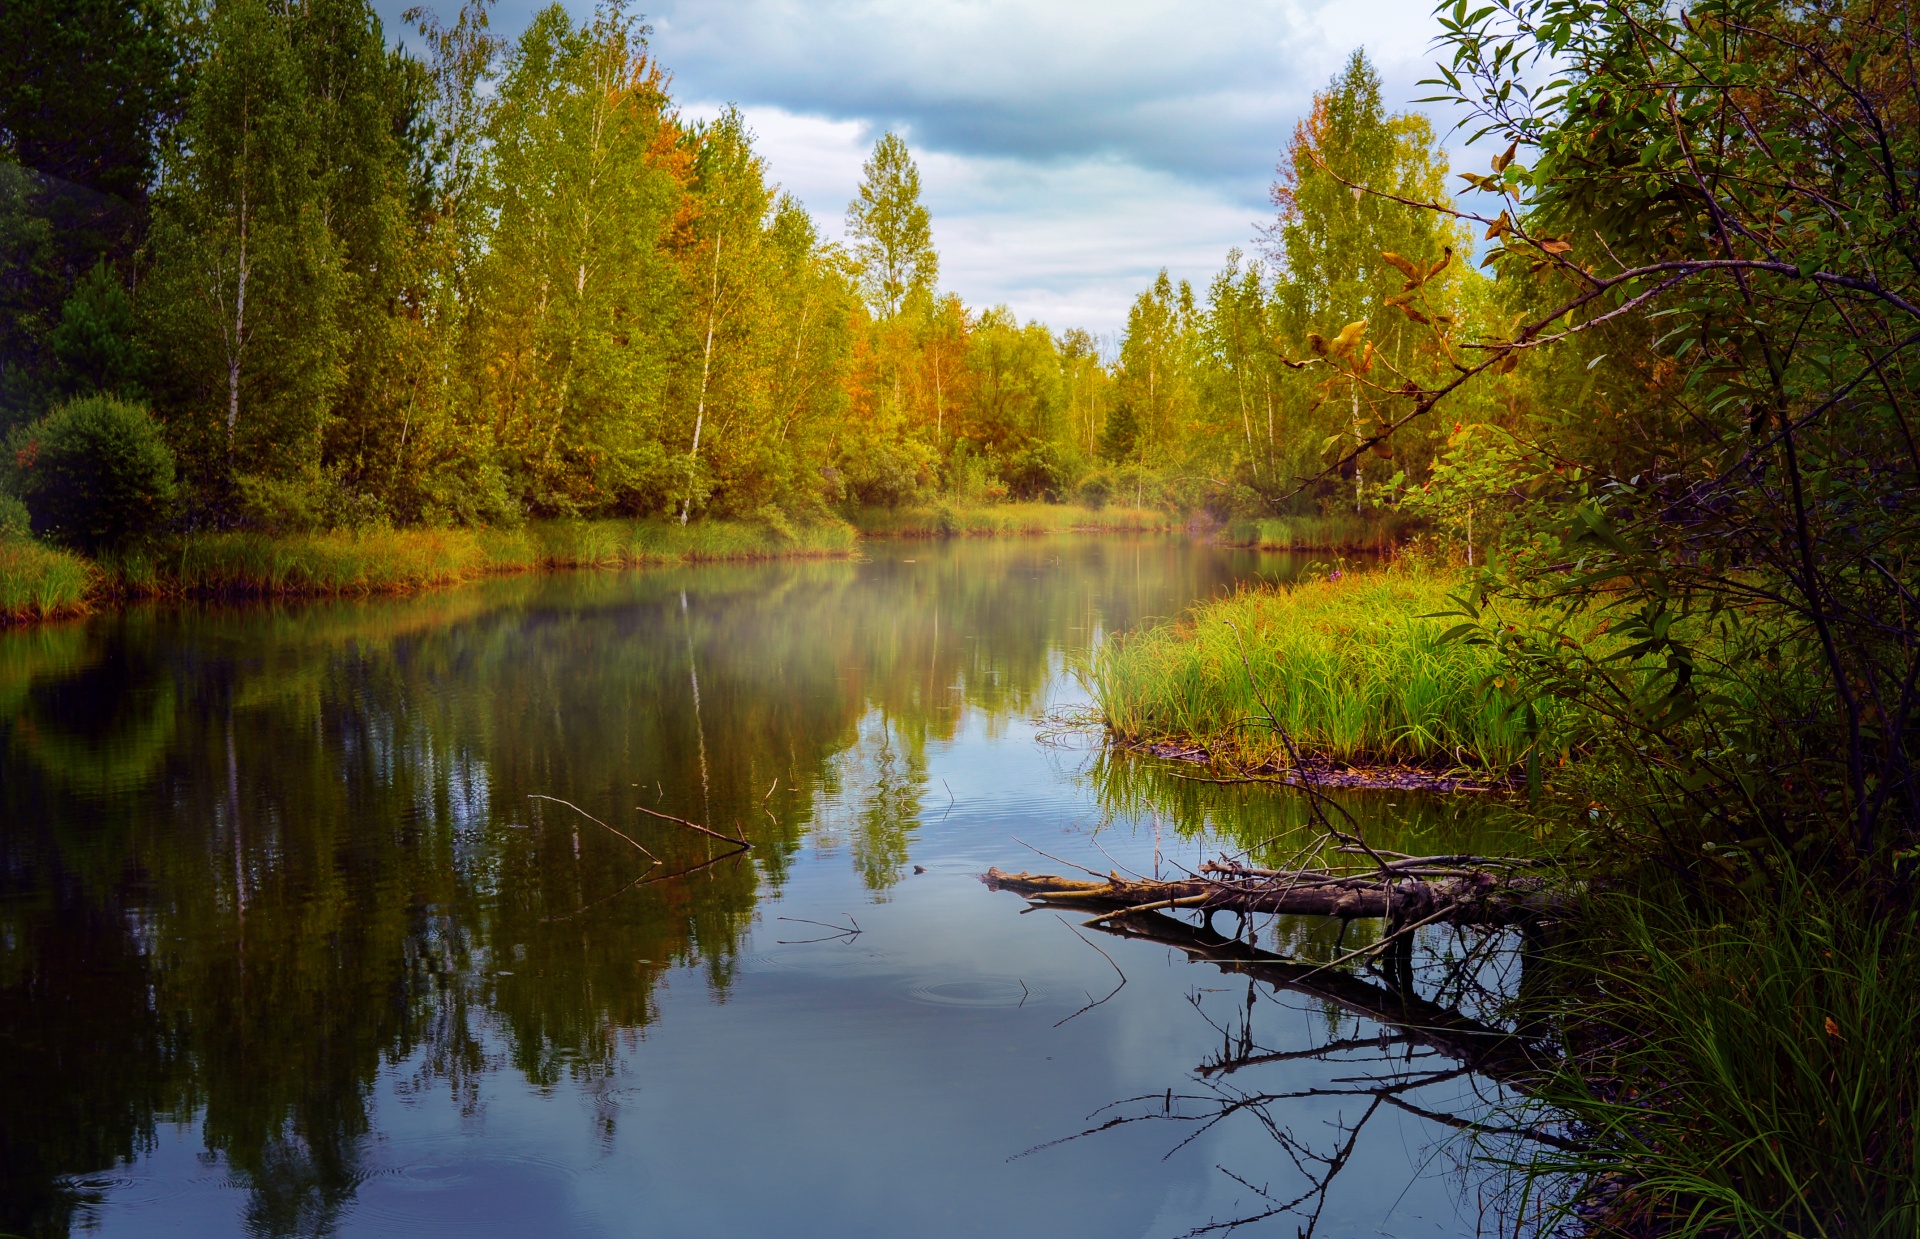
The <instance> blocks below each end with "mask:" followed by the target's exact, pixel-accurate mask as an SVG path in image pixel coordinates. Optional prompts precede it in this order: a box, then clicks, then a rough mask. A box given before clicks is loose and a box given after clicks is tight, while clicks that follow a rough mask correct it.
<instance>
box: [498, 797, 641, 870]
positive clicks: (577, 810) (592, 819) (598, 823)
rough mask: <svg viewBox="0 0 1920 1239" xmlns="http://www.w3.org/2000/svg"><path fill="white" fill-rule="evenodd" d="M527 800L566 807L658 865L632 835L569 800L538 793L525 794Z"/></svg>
mask: <svg viewBox="0 0 1920 1239" xmlns="http://www.w3.org/2000/svg"><path fill="white" fill-rule="evenodd" d="M527 799H528V800H551V801H553V803H555V804H563V805H565V806H567V808H569V809H572V810H573V811H574V812H575V813H578V814H579V815H580V816H581V817H584V818H586V819H587V820H588V821H589V822H592V823H593V824H594V825H595V826H602V827H605V828H606V829H608V830H611V831H613V833H614V834H616V835H619V836H620V837H621V838H622V839H625V840H626V841H627V842H628V843H631V844H632V845H633V846H634V848H635V849H637V850H638V851H639V853H640V854H641V855H642V856H644V857H646V858H647V859H648V860H650V861H652V862H653V863H654V864H656V865H657V864H659V863H660V858H659V857H658V856H655V855H654V854H653V853H652V852H649V851H647V849H646V848H644V847H641V846H640V841H639V840H638V839H635V838H634V837H633V836H632V835H630V834H628V833H627V832H626V831H624V830H620V829H618V828H616V827H613V826H608V825H607V824H606V823H605V822H603V821H601V820H600V819H599V818H597V817H595V816H594V815H593V814H591V813H589V812H587V811H586V810H585V809H583V808H581V807H580V806H579V805H577V804H575V803H573V801H571V800H562V799H560V797H558V796H543V795H541V794H540V793H539V792H529V793H528V794H527Z"/></svg>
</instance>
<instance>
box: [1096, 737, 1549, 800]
mask: <svg viewBox="0 0 1920 1239" xmlns="http://www.w3.org/2000/svg"><path fill="white" fill-rule="evenodd" d="M1107 743H1108V744H1110V745H1112V746H1113V747H1114V748H1116V749H1120V750H1122V751H1124V752H1128V753H1134V754H1137V755H1140V756H1143V757H1158V758H1160V759H1162V760H1163V761H1177V762H1184V763H1186V764H1187V765H1191V766H1205V767H1207V768H1208V769H1209V770H1212V771H1215V772H1216V773H1217V774H1218V775H1219V777H1218V778H1217V779H1213V780H1210V781H1212V782H1219V783H1266V784H1280V785H1282V786H1285V787H1300V788H1312V789H1315V790H1320V789H1326V790H1332V791H1379V792H1435V793H1451V792H1476V793H1489V792H1490V793H1495V794H1499V793H1506V792H1512V791H1516V790H1519V789H1520V788H1522V787H1524V785H1525V784H1524V781H1522V780H1518V779H1515V778H1514V777H1513V776H1512V775H1496V774H1494V773H1492V772H1491V771H1487V772H1482V773H1474V772H1472V771H1469V770H1468V769H1467V768H1465V767H1460V766H1450V767H1447V768H1446V769H1444V770H1442V769H1437V768H1436V769H1428V768H1425V767H1422V766H1415V765H1404V764H1380V765H1374V764H1369V763H1364V762H1362V763H1352V762H1342V761H1336V760H1334V759H1332V758H1328V757H1325V756H1322V755H1319V754H1316V753H1308V754H1306V755H1305V760H1304V762H1303V763H1302V765H1299V766H1295V765H1290V764H1285V763H1280V762H1276V761H1272V760H1269V761H1264V762H1260V763H1258V764H1256V765H1252V766H1234V765H1230V764H1229V765H1220V764H1218V763H1217V762H1216V761H1215V759H1214V755H1213V754H1212V753H1211V752H1209V751H1208V750H1207V748H1206V746H1204V745H1202V744H1198V743H1195V742H1191V741H1189V742H1188V743H1185V744H1180V743H1175V742H1173V741H1168V740H1158V741H1153V740H1127V739H1125V738H1123V737H1121V736H1118V735H1114V734H1111V733H1109V735H1108V736H1107ZM1174 777H1175V778H1192V777H1194V776H1192V775H1182V774H1176V775H1174Z"/></svg>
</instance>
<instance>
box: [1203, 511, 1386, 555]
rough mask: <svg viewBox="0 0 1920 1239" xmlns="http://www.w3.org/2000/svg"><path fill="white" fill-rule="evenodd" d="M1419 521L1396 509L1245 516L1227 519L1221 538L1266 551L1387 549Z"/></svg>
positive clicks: (1226, 541)
mask: <svg viewBox="0 0 1920 1239" xmlns="http://www.w3.org/2000/svg"><path fill="white" fill-rule="evenodd" d="M1416 524H1417V522H1416V521H1414V520H1412V519H1411V518H1408V517H1404V516H1401V515H1400V514H1399V513H1397V512H1382V511H1376V512H1369V513H1367V514H1365V515H1362V514H1359V513H1355V512H1329V513H1327V514H1326V515H1324V516H1273V517H1266V518H1264V519H1259V520H1252V519H1245V518H1243V519H1239V520H1234V521H1230V522H1228V524H1227V527H1226V529H1225V531H1224V532H1223V533H1222V535H1221V539H1220V540H1221V541H1222V542H1225V543H1227V544H1228V545H1229V546H1250V547H1257V548H1259V549H1260V550H1263V551H1359V550H1370V551H1387V550H1391V549H1392V548H1393V546H1394V544H1395V543H1397V542H1399V541H1400V540H1401V539H1402V538H1403V537H1405V536H1406V535H1407V534H1408V533H1410V532H1411V531H1412V530H1413V529H1414V527H1415V525H1416Z"/></svg>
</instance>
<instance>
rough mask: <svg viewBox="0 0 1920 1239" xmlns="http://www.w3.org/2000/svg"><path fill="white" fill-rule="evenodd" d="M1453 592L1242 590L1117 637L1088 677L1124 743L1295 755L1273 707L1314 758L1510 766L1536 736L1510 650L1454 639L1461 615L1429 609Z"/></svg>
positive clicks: (1360, 578) (1412, 588) (1319, 585)
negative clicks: (1507, 660)
mask: <svg viewBox="0 0 1920 1239" xmlns="http://www.w3.org/2000/svg"><path fill="white" fill-rule="evenodd" d="M1452 586H1453V582H1452V579H1451V578H1449V577H1445V576H1438V575H1426V574H1415V573H1403V572H1380V573H1366V574H1353V575H1348V576H1346V577H1344V578H1343V579H1340V580H1334V581H1324V580H1323V581H1309V582H1303V583H1301V584H1298V585H1294V586H1291V587H1287V588H1282V589H1278V590H1269V589H1261V588H1254V589H1244V590H1242V591H1240V592H1239V593H1236V594H1233V595H1231V596H1229V597H1225V598H1220V599H1216V600H1215V601H1213V602H1210V603H1206V604H1203V605H1202V606H1200V607H1198V608H1196V609H1195V610H1194V611H1193V612H1191V613H1190V614H1189V615H1187V616H1186V617H1184V618H1182V619H1180V620H1178V621H1177V622H1174V623H1171V624H1165V625H1161V626H1159V627H1157V628H1152V629H1149V630H1147V631H1144V632H1140V633H1134V634H1122V635H1119V636H1116V637H1114V638H1113V639H1111V640H1109V641H1107V642H1106V643H1105V644H1104V645H1102V646H1101V647H1100V648H1099V649H1098V650H1097V651H1095V653H1094V654H1093V656H1092V657H1091V659H1090V660H1089V662H1088V663H1087V665H1086V666H1085V667H1084V668H1083V670H1082V675H1083V677H1084V679H1085V681H1086V684H1087V687H1088V688H1089V690H1090V691H1091V692H1092V694H1093V697H1094V700H1095V701H1096V702H1097V703H1098V704H1099V706H1100V709H1101V710H1102V711H1103V712H1104V714H1105V716H1106V721H1107V725H1108V726H1109V727H1110V728H1111V729H1112V731H1113V733H1114V735H1115V736H1116V737H1117V738H1119V739H1121V740H1123V741H1127V742H1130V743H1148V744H1151V743H1162V742H1174V743H1179V744H1183V745H1187V744H1198V745H1201V746H1203V747H1205V748H1206V749H1207V750H1208V751H1209V752H1210V753H1211V754H1213V756H1214V757H1215V758H1216V760H1220V761H1223V762H1225V763H1227V764H1230V765H1233V766H1237V767H1243V768H1253V767H1260V766H1268V765H1272V766H1281V765H1285V764H1286V747H1285V743H1284V741H1283V740H1282V738H1281V737H1280V736H1279V735H1278V734H1277V733H1276V731H1275V728H1274V726H1273V723H1272V721H1270V720H1269V718H1268V711H1269V710H1271V711H1272V714H1273V716H1274V717H1275V718H1277V720H1278V721H1279V723H1280V725H1281V726H1283V727H1284V728H1285V729H1286V730H1287V732H1288V733H1289V734H1291V736H1292V737H1293V741H1294V743H1295V744H1296V745H1298V746H1299V747H1300V748H1301V749H1302V750H1303V751H1304V752H1311V753H1314V754H1317V755H1320V756H1324V757H1328V758H1331V759H1334V760H1337V761H1342V762H1350V763H1354V764H1408V765H1423V766H1435V765H1443V766H1473V767H1480V768H1484V769H1489V770H1506V769H1508V768H1509V767H1511V766H1513V765H1514V764H1515V763H1517V762H1519V761H1522V760H1523V759H1524V757H1525V755H1526V752H1527V749H1528V747H1529V744H1530V740H1529V734H1530V733H1529V726H1528V722H1527V711H1526V710H1525V709H1524V708H1516V705H1515V703H1514V702H1513V700H1512V699H1511V698H1509V697H1508V695H1507V694H1506V693H1505V692H1503V691H1502V688H1503V684H1502V682H1501V681H1500V679H1499V676H1498V672H1499V666H1498V663H1497V656H1496V655H1495V654H1494V653H1493V652H1492V651H1490V650H1488V649H1486V648H1484V647H1478V646H1469V645H1462V644H1445V645H1443V644H1442V643H1441V642H1440V640H1439V638H1440V635H1441V634H1442V633H1443V632H1444V631H1445V630H1446V629H1447V628H1448V627H1449V626H1450V624H1451V621H1448V620H1439V619H1422V618H1421V616H1423V615H1428V614H1431V613H1433V612H1438V611H1447V610H1451V609H1453V604H1452V603H1450V602H1449V600H1448V598H1447V592H1448V590H1449V589H1450V588H1452ZM1243 659H1244V661H1243ZM1539 721H1540V723H1541V724H1542V725H1543V726H1544V727H1545V729H1546V730H1548V731H1549V732H1550V731H1551V723H1552V720H1551V719H1550V718H1546V719H1540V720H1539Z"/></svg>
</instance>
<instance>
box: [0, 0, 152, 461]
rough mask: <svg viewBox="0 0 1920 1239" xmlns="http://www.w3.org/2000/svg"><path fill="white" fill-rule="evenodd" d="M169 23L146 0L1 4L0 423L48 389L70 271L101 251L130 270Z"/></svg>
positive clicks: (53, 386) (30, 407)
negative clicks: (52, 339)
mask: <svg viewBox="0 0 1920 1239" xmlns="http://www.w3.org/2000/svg"><path fill="white" fill-rule="evenodd" d="M177 34H178V30H177V27H176V25H175V23H174V22H172V21H170V20H169V17H168V9H167V8H166V6H165V5H164V4H162V3H158V2H157V0H130V2H126V3H122V2H120V0H8V3H7V4H6V6H5V8H4V10H0V272H3V273H4V275H0V426H3V425H4V423H5V422H6V421H9V420H17V419H20V418H27V417H32V416H35V415H37V414H38V413H39V412H40V411H41V409H42V408H44V404H45V401H46V400H48V399H51V398H54V397H55V396H57V395H58V392H59V388H60V383H59V378H60V373H59V362H58V359H57V358H55V357H53V356H52V354H51V353H50V352H49V349H50V347H51V346H50V342H49V338H48V337H49V335H50V333H52V332H53V331H54V330H55V329H56V328H57V327H58V325H59V323H60V319H61V313H62V307H63V305H64V303H65V302H66V300H67V297H68V293H69V291H70V290H71V289H72V287H73V286H74V284H75V283H76V282H78V281H81V280H83V279H85V278H86V277H87V274H88V272H90V271H91V270H93V268H94V267H95V266H96V265H97V264H98V263H99V262H100V261H101V260H102V259H106V260H107V261H109V262H110V264H112V265H113V266H114V267H115V268H116V269H117V270H119V271H120V272H121V273H122V275H123V276H124V275H125V273H126V272H128V271H129V270H130V269H131V259H132V256H133V251H134V249H135V248H136V246H137V245H138V243H139V240H140V235H141V229H142V226H143V223H144V211H145V203H146V197H147V191H148V188H149V186H150V184H151V182H152V176H153V171H154V152H155V149H156V143H155V138H156V135H157V133H158V132H160V131H161V130H162V129H163V127H165V126H166V125H168V124H169V123H170V122H171V120H172V119H173V116H174V113H175V111H176V108H177V102H178V93H179V91H178V71H179V68H180V44H179V40H178V38H177ZM9 165H11V166H9Z"/></svg>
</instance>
